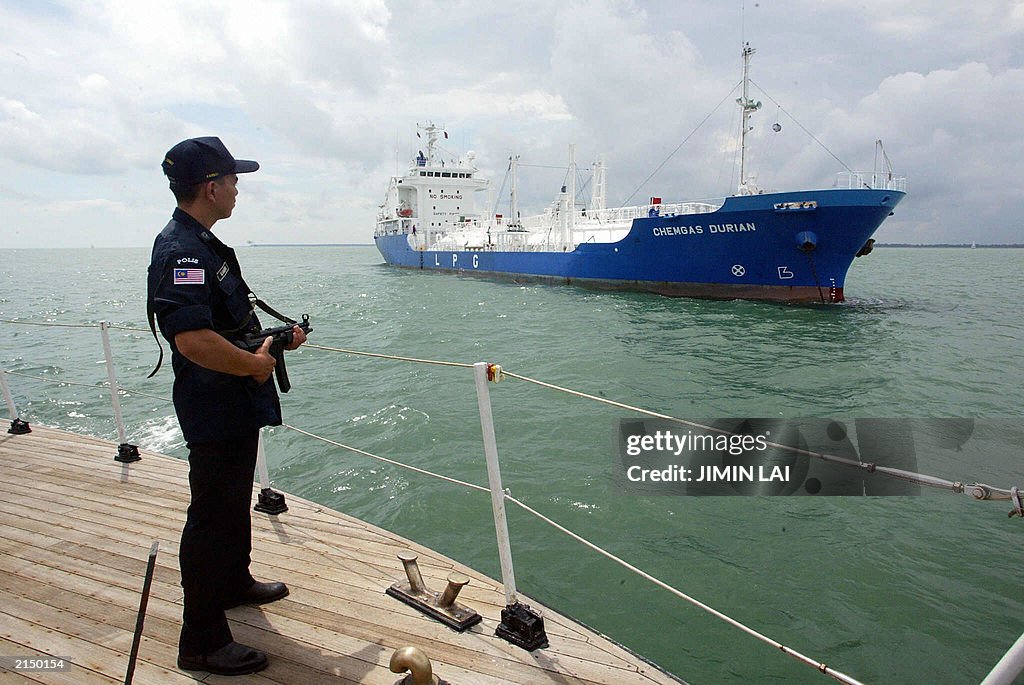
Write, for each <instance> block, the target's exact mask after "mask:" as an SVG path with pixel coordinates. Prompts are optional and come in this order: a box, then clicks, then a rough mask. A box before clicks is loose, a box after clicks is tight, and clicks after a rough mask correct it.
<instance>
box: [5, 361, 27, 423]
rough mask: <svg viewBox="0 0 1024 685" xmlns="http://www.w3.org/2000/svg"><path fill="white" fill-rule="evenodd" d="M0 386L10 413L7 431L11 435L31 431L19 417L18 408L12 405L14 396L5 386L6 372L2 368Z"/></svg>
mask: <svg viewBox="0 0 1024 685" xmlns="http://www.w3.org/2000/svg"><path fill="white" fill-rule="evenodd" d="M0 388H2V389H3V393H4V401H5V402H7V411H8V412H9V413H10V415H11V427H10V428H8V429H7V432H8V433H11V434H13V435H24V434H25V433H31V432H32V429H31V428H29V425H28V423H27V422H25V421H22V420H21V417H20V416H18V408H17V407H15V406H14V398H13V397H12V396H11V389H10V388H9V387H8V386H7V372H6V371H4V370H3V369H0Z"/></svg>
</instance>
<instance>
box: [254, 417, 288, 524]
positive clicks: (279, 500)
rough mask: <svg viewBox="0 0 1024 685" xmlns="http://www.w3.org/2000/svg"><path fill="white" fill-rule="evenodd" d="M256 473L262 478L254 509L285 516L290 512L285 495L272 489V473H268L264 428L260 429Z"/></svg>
mask: <svg viewBox="0 0 1024 685" xmlns="http://www.w3.org/2000/svg"><path fill="white" fill-rule="evenodd" d="M256 472H257V473H258V474H259V477H260V494H259V496H258V497H257V500H256V506H254V507H253V509H254V510H256V511H259V512H262V513H264V514H283V513H284V512H286V511H288V504H287V503H286V502H285V499H284V495H283V494H281V493H280V492H276V491H275V490H273V489H272V488H271V487H270V473H269V472H268V471H267V453H266V451H265V450H264V449H263V429H262V428H261V429H260V439H259V443H258V444H257V446H256Z"/></svg>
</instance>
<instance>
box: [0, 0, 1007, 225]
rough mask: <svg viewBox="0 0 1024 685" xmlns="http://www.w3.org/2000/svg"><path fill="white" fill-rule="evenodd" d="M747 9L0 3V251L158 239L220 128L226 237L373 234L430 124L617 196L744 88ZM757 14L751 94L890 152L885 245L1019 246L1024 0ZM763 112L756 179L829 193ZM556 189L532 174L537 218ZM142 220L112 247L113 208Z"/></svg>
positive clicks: (678, 165) (413, 0)
mask: <svg viewBox="0 0 1024 685" xmlns="http://www.w3.org/2000/svg"><path fill="white" fill-rule="evenodd" d="M794 16H799V18H800V20H799V21H794V20H793V17H794ZM739 18H740V17H739V11H738V9H734V8H733V9H729V8H725V7H724V6H720V5H718V4H714V3H712V4H709V3H706V2H702V1H700V0H672V1H668V0H665V1H662V0H649V1H647V2H639V1H636V2H631V1H629V0H592V1H590V2H580V1H575V2H568V3H564V4H559V5H551V4H550V3H547V2H544V1H542V0H524V1H523V2H517V3H499V2H486V1H483V0H481V1H479V2H455V1H452V2H440V1H438V2H430V1H427V0H390V1H387V2H386V1H385V0H335V1H330V2H328V1H324V2H317V1H314V0H306V1H301V2H290V1H286V0H254V1H253V2H249V3H244V4H240V3H228V4H223V3H222V4H219V5H217V4H213V5H211V4H210V3H205V2H200V1H199V0H179V1H177V2H173V3H140V2H138V1H137V0H97V1H96V2H91V3H72V2H67V3H66V4H63V5H59V4H46V5H42V4H40V5H31V4H30V5H19V6H17V7H13V6H10V5H0V24H2V25H3V26H5V29H6V38H5V43H6V45H5V47H6V49H5V50H4V51H3V52H0V67H2V68H4V72H5V75H6V76H5V87H4V92H3V94H2V96H0V174H2V177H3V178H4V179H5V181H4V186H3V187H0V211H2V212H4V215H5V217H7V221H5V222H4V224H3V225H0V238H2V237H3V236H4V235H5V233H4V232H5V231H6V232H10V231H16V230H17V231H25V230H28V228H29V227H33V228H34V227H46V230H45V231H43V233H44V234H45V235H47V236H53V237H54V240H59V242H56V243H55V244H64V243H70V244H74V241H76V240H78V241H80V242H81V243H82V244H92V243H98V244H102V242H103V241H104V240H108V239H109V240H110V241H111V242H110V243H109V244H112V245H121V244H125V242H124V240H125V238H124V235H126V234H127V235H131V236H132V238H131V240H132V241H133V242H132V243H131V244H147V243H148V242H149V240H150V235H151V234H152V233H153V232H155V230H156V229H158V228H159V225H160V223H161V217H165V216H166V214H167V212H168V210H169V208H170V194H169V193H168V192H167V190H166V185H165V183H164V182H163V179H162V177H161V176H160V172H159V161H160V158H161V155H162V154H163V152H164V151H165V150H166V149H167V148H168V147H170V146H171V145H172V144H173V143H175V142H177V141H178V140H180V139H182V138H185V137H188V136H192V135H211V134H213V135H220V136H221V137H222V138H223V139H224V140H225V142H226V143H227V144H228V146H229V148H230V149H231V150H233V151H234V152H235V153H236V154H238V155H239V156H242V157H248V158H255V159H258V160H259V161H260V162H261V164H262V165H263V168H262V170H261V172H260V173H259V174H256V175H254V176H253V178H252V179H246V182H245V184H244V185H243V187H242V192H243V195H242V197H241V199H240V205H239V210H238V213H237V214H236V217H235V218H234V219H233V221H232V222H230V225H229V226H228V227H227V228H226V229H224V230H227V231H229V233H230V234H237V236H238V237H239V238H242V239H243V241H244V240H249V239H251V240H255V241H257V242H259V241H281V240H292V239H295V237H294V235H291V234H288V233H287V232H285V226H290V225H302V226H304V227H305V228H304V234H303V239H305V238H306V236H307V235H308V236H315V240H316V241H318V242H327V241H332V240H333V241H342V242H352V241H366V240H369V236H370V233H371V231H372V222H373V213H374V207H375V205H376V204H377V202H378V201H379V200H380V196H381V195H382V193H383V190H384V186H385V184H386V176H387V175H389V174H391V173H393V172H394V170H395V147H396V138H397V142H398V149H399V154H398V157H399V162H400V165H404V164H405V162H406V156H407V155H408V156H411V155H412V154H414V152H415V142H416V141H415V139H414V138H413V132H414V130H415V129H414V124H415V123H416V122H417V121H425V120H427V119H433V120H435V121H438V122H442V123H445V124H446V125H447V127H448V130H449V132H450V133H451V136H452V139H451V141H449V145H450V146H452V147H454V148H457V149H459V150H461V151H465V150H466V149H469V148H473V149H475V150H476V151H477V153H478V164H479V165H480V166H481V167H482V168H483V169H484V170H485V171H487V172H489V173H490V175H491V176H492V177H493V178H494V185H495V186H497V185H499V184H500V180H501V179H500V177H501V173H502V172H503V170H504V165H505V163H506V159H507V157H508V155H509V154H510V153H511V152H512V151H516V152H519V153H521V154H523V157H524V161H528V162H530V163H534V164H563V163H564V160H565V155H566V148H567V146H568V144H569V143H578V144H579V147H578V160H579V162H580V164H581V165H586V164H587V163H588V162H589V161H591V160H592V159H593V158H594V157H596V155H597V154H599V153H602V152H604V153H608V162H609V200H611V201H615V200H621V199H624V198H625V196H626V195H628V194H629V193H630V192H631V191H633V189H634V188H637V186H638V185H639V184H640V182H641V181H642V180H643V179H644V178H646V177H647V176H648V175H649V174H650V173H651V172H652V171H653V170H654V169H655V168H656V167H657V166H658V165H659V164H660V163H661V162H662V161H663V160H665V159H666V157H667V156H668V154H669V153H670V152H671V151H672V150H673V149H674V148H675V147H676V146H677V145H679V143H680V142H681V141H682V140H683V139H684V138H686V137H687V136H688V135H689V134H690V133H691V132H692V131H693V130H694V128H695V127H696V126H697V124H698V123H699V122H700V121H701V120H702V119H703V118H704V117H705V115H707V114H708V112H710V111H711V110H712V109H713V108H714V107H715V105H716V104H717V103H719V101H720V100H722V98H723V97H724V96H726V95H727V93H728V90H729V88H730V87H731V86H732V85H733V84H734V83H735V82H736V81H737V80H738V78H739V59H738V53H739V35H738V31H737V25H738V24H739ZM744 21H745V24H746V29H745V31H746V37H747V39H748V40H752V41H753V42H754V43H755V45H756V46H757V47H759V52H758V54H757V56H756V58H755V62H754V78H755V80H756V82H757V83H758V85H761V86H764V87H765V88H767V89H768V90H769V91H770V92H771V93H772V96H773V97H775V98H776V99H777V100H778V101H779V102H780V103H782V104H783V106H784V107H785V108H786V110H787V111H789V112H791V113H793V114H794V115H795V116H797V117H798V118H799V119H800V121H801V123H802V124H803V125H804V126H806V127H807V128H808V129H809V130H810V131H811V132H812V133H813V134H814V135H815V136H816V137H817V138H819V139H820V140H822V141H823V142H824V143H825V144H826V145H828V147H829V149H830V150H832V151H833V152H835V153H836V155H837V156H839V157H840V158H841V159H843V160H846V161H847V163H849V164H850V165H851V166H854V167H856V168H858V169H862V168H865V167H868V168H869V167H870V164H871V161H872V152H873V147H872V146H873V142H874V140H875V139H876V138H882V139H883V140H884V141H885V144H886V148H887V150H888V151H889V153H890V156H891V157H892V158H893V159H894V161H895V162H896V164H897V168H898V171H901V172H905V173H906V174H907V175H908V176H909V177H910V191H911V192H910V196H909V197H908V199H907V200H906V201H905V203H904V205H902V206H901V208H900V211H899V213H898V214H897V217H894V219H893V220H892V221H891V222H889V223H888V224H887V229H885V230H892V231H893V232H895V233H899V232H900V231H904V232H911V231H912V232H914V234H915V235H916V234H922V235H927V236H931V237H934V239H936V240H943V239H947V238H949V237H951V236H959V235H962V234H963V232H964V230H965V228H964V227H965V226H967V225H971V226H973V228H972V229H971V230H976V231H978V234H977V235H975V236H964V238H963V239H965V240H967V239H977V240H979V242H981V241H984V240H986V236H985V235H983V232H984V231H985V230H989V231H990V233H991V235H992V236H994V238H993V239H995V238H996V237H997V238H998V239H1000V240H1016V241H1021V240H1022V239H1021V237H1020V236H1019V235H1018V234H1019V229H1017V228H1013V229H1011V228H1009V227H1016V226H1019V222H1018V220H1017V219H1016V217H1017V216H1020V215H1021V214H1022V213H1024V204H1022V203H1024V199H1022V198H1021V197H1020V195H1021V192H1022V191H1021V189H1020V184H1018V183H1016V178H1017V176H1018V175H1019V172H1018V171H1017V167H1018V166H1019V162H1018V160H1019V159H1020V156H1021V155H1022V153H1024V150H1022V149H1021V143H1020V142H1018V141H1019V140H1020V136H1017V135H1015V127H1016V121H1015V118H1016V113H1017V112H1019V111H1021V109H1022V107H1024V101H1022V97H1024V96H1022V93H1024V82H1022V69H1024V65H1022V63H1021V62H1022V58H1021V48H1020V45H1022V44H1024V41H1022V40H1021V39H1022V37H1024V35H1022V33H1024V3H1021V2H1019V1H1018V2H1005V1H1004V2H998V1H996V0H984V1H982V2H978V3H970V4H968V5H962V4H959V5H954V4H953V3H936V2H934V0H908V1H907V2H904V3H902V4H899V5H893V4H892V3H890V2H885V1H883V0H864V2H861V3H857V4H853V5H851V4H849V3H836V4H828V3H820V2H818V1H817V0H798V1H797V2H795V3H791V4H788V5H785V6H775V5H774V4H769V3H759V4H755V5H752V4H751V3H747V6H746V12H745V17H744ZM763 99H764V100H765V107H764V108H763V109H762V111H761V112H759V113H758V115H757V117H756V118H755V121H754V123H755V126H756V128H755V130H754V134H753V136H752V138H753V140H752V148H753V152H752V155H753V157H752V159H753V161H754V166H755V168H756V171H757V172H758V173H759V174H760V176H761V180H762V182H763V183H764V184H765V185H769V186H772V187H782V186H784V185H797V184H804V183H807V182H808V181H810V182H813V183H815V184H827V183H828V182H829V180H830V178H831V176H832V174H833V172H835V171H837V170H839V166H838V164H837V163H836V162H835V160H834V159H832V157H831V156H830V155H829V154H828V153H827V152H825V151H824V150H822V149H821V148H819V147H818V146H817V145H816V144H815V143H813V141H809V139H807V137H806V136H805V135H803V134H802V133H801V131H800V128H799V126H797V125H795V124H794V123H793V122H791V121H790V120H789V119H788V118H787V117H786V116H785V114H784V113H783V112H781V111H780V110H779V109H778V108H777V107H776V106H775V105H774V104H772V103H771V102H770V101H769V100H768V99H767V98H763ZM735 110H736V108H735V105H734V104H733V103H732V101H731V98H726V100H725V101H724V103H723V104H722V105H721V107H720V109H719V110H718V111H717V113H716V114H715V116H714V117H713V118H712V119H711V120H709V121H708V122H707V123H706V124H705V125H704V126H703V127H702V128H701V129H700V130H699V131H698V132H697V134H696V135H694V136H693V137H692V138H691V139H690V140H689V141H688V142H687V143H686V144H685V145H684V146H683V148H682V149H681V150H680V152H679V154H677V155H676V156H675V157H673V158H672V159H671V160H669V161H668V162H667V163H666V164H665V167H664V169H663V170H662V171H661V172H660V173H658V174H657V175H656V176H655V177H654V178H653V179H652V180H651V181H650V183H649V184H648V186H645V187H641V188H637V189H638V191H639V192H638V194H639V196H640V197H643V196H644V195H646V194H647V193H648V192H650V194H661V195H663V196H665V197H679V198H682V197H687V196H694V195H696V196H700V197H706V196H711V195H717V194H721V193H723V192H728V189H729V188H730V186H731V184H733V183H734V179H733V178H732V177H733V176H734V171H733V160H732V152H731V150H732V149H733V148H734V146H735V130H736V127H737V125H736V121H735V119H736V114H735ZM730 120H732V121H731V123H730ZM776 121H778V122H780V123H781V124H783V130H782V131H781V132H780V133H778V134H775V133H773V132H772V131H771V124H772V123H774V122H776ZM556 176H557V178H556ZM561 180H562V179H561V175H560V174H559V173H558V172H553V171H552V172H543V171H538V172H537V173H536V174H524V175H523V178H522V179H521V181H522V183H523V202H524V208H527V207H529V208H532V209H540V208H541V207H542V206H543V205H544V204H545V203H546V201H547V200H548V199H550V198H551V197H552V196H553V193H554V192H555V190H557V187H558V185H560V183H561ZM634 200H635V198H634ZM50 210H55V211H50ZM76 212H77V213H78V214H77V217H76ZM133 213H135V214H136V215H137V216H136V217H134V218H136V219H137V221H135V222H134V223H133V225H132V226H131V227H130V229H128V232H127V233H125V232H122V234H121V235H120V237H118V238H116V239H115V238H108V236H109V235H110V233H109V231H105V230H102V222H103V220H104V217H105V216H107V215H109V214H114V215H117V216H119V217H125V218H126V219H131V218H132V214H133ZM58 216H59V219H56V218H54V217H58ZM342 217H344V220H342ZM971 217H983V218H984V223H985V224H987V225H988V226H989V227H990V228H989V229H985V228H983V227H982V226H981V225H980V223H981V222H980V221H975V220H972V219H971ZM48 222H49V223H48ZM90 222H95V224H96V230H95V231H93V232H90V231H85V230H81V226H82V225H83V224H87V223H90ZM1015 222H1017V223H1015ZM69 224H75V225H76V226H78V227H79V228H78V229H77V230H75V231H67V230H65V229H64V228H63V226H65V225H69ZM954 224H955V225H954ZM889 226H891V227H892V228H891V229H890V228H888V227H889ZM997 226H1002V227H1007V228H1003V229H997V228H995V227H997ZM1013 231H1016V233H1014V232H1013ZM56 236H60V238H59V239H58V238H56ZM83 236H85V237H83ZM136 236H138V237H136ZM897 238H898V235H892V236H890V235H886V239H897ZM310 239H313V238H310Z"/></svg>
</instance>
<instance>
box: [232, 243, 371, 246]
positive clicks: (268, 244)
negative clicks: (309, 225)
mask: <svg viewBox="0 0 1024 685" xmlns="http://www.w3.org/2000/svg"><path fill="white" fill-rule="evenodd" d="M245 247H373V243H247V244H246V245H245Z"/></svg>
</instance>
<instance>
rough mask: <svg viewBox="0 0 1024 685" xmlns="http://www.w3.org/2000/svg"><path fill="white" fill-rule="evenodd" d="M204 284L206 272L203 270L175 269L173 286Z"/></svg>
mask: <svg viewBox="0 0 1024 685" xmlns="http://www.w3.org/2000/svg"><path fill="white" fill-rule="evenodd" d="M204 283H206V271H205V270H203V269H175V270H174V285H189V284H191V285H203V284H204Z"/></svg>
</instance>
